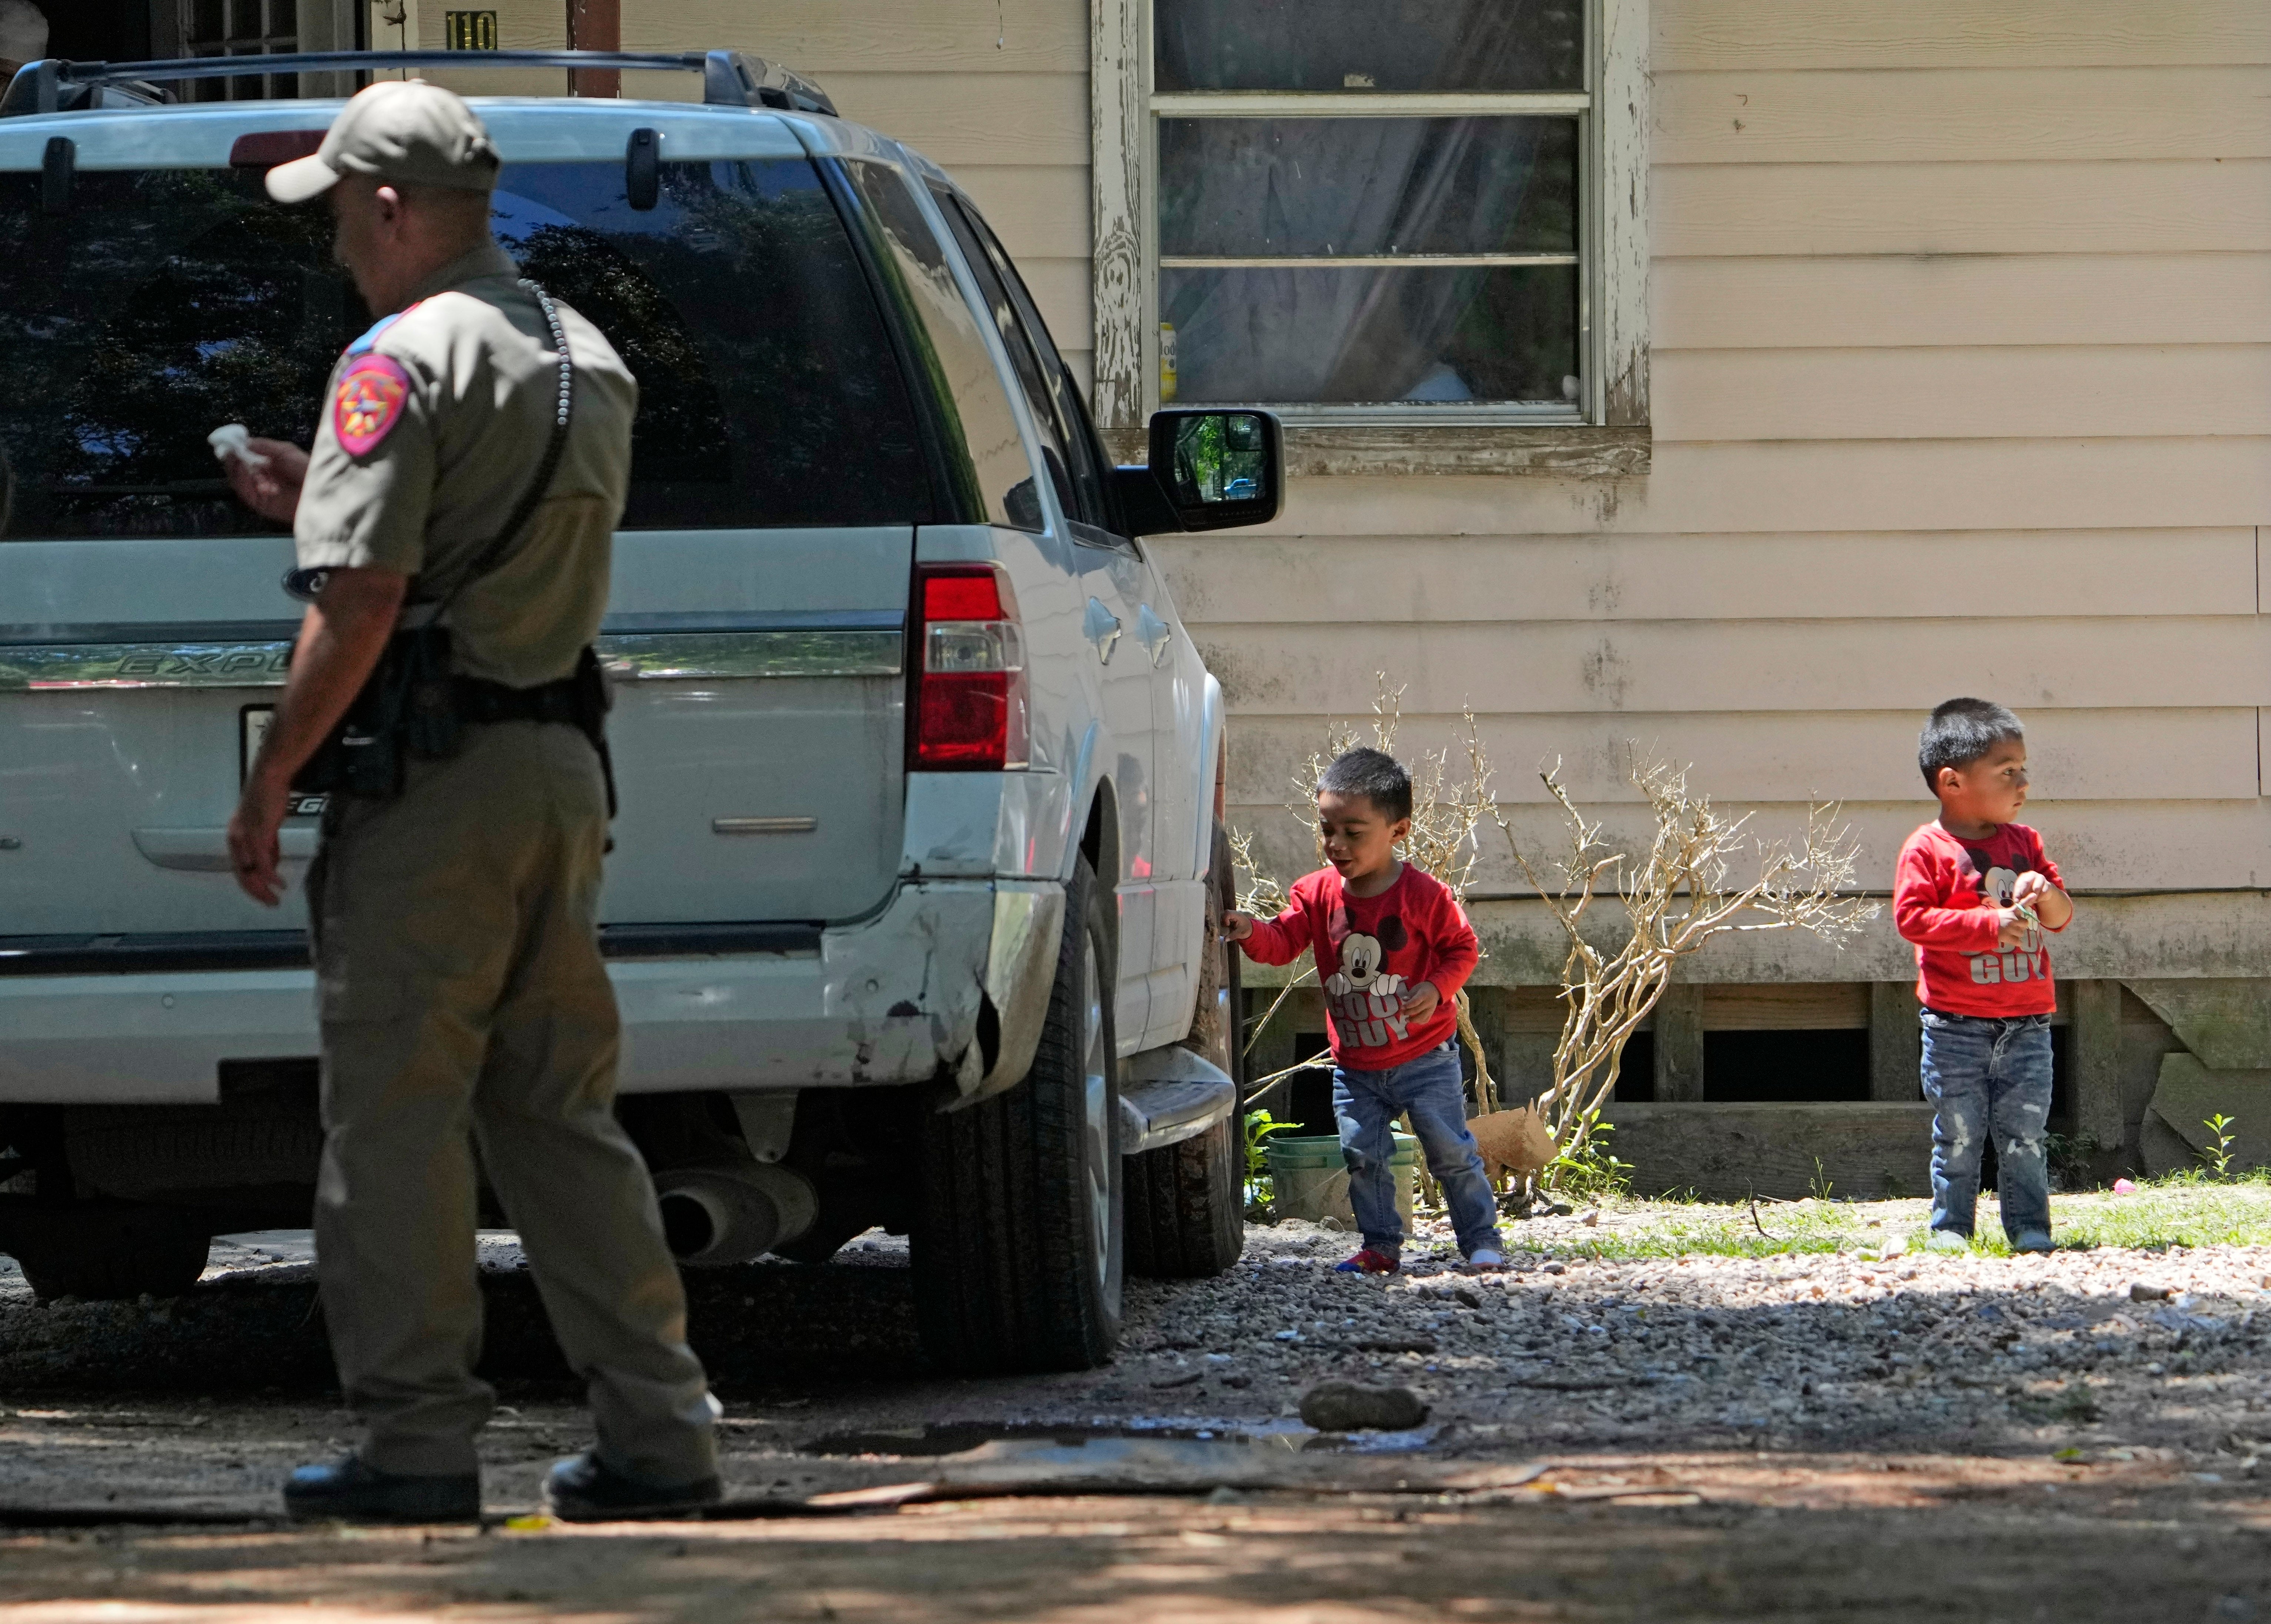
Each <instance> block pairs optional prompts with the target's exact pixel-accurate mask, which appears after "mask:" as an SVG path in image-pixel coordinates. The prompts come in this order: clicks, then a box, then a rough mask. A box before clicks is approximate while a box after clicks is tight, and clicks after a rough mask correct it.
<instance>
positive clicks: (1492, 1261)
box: [1459, 1246, 1506, 1274]
mask: <svg viewBox="0 0 2271 1624" xmlns="http://www.w3.org/2000/svg"><path fill="white" fill-rule="evenodd" d="M1505 1271H1506V1254H1505V1253H1503V1252H1501V1251H1500V1250H1499V1249H1498V1248H1495V1247H1486V1246H1478V1247H1477V1248H1475V1249H1474V1250H1473V1251H1471V1252H1470V1253H1468V1254H1467V1261H1466V1262H1465V1263H1461V1264H1460V1265H1459V1272H1460V1273H1461V1274H1503V1273H1504V1272H1505Z"/></svg>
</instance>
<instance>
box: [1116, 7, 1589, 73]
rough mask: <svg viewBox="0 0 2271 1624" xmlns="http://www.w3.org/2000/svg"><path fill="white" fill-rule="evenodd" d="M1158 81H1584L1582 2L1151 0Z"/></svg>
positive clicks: (1154, 57)
mask: <svg viewBox="0 0 2271 1624" xmlns="http://www.w3.org/2000/svg"><path fill="white" fill-rule="evenodd" d="M1151 15H1152V19H1153V24H1152V26H1153V46H1154V48H1153V58H1152V70H1151V71H1152V80H1153V86H1154V88H1156V89H1158V90H1161V91H1166V92H1174V91H1186V90H1312V91H1366V90H1377V91H1382V92H1391V93H1392V92H1398V91H1402V92H1411V91H1457V90H1475V91H1552V90H1582V89H1583V88H1584V87H1585V67H1584V55H1583V44H1584V4H1583V0H1152V5H1151Z"/></svg>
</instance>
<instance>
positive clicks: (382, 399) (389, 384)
mask: <svg viewBox="0 0 2271 1624" xmlns="http://www.w3.org/2000/svg"><path fill="white" fill-rule="evenodd" d="M409 395H410V375H409V374H408V373H406V372H405V371H404V370H403V369H402V363H401V362H400V361H396V360H395V359H394V357H392V356H391V355H379V354H370V353H369V352H365V353H364V354H361V355H358V356H356V357H355V358H354V360H353V361H349V362H348V363H347V369H346V371H344V372H342V373H341V374H339V387H338V388H337V389H336V390H335V391H333V392H332V396H331V428H332V430H333V432H335V433H336V434H337V435H338V436H339V445H340V448H341V449H342V450H344V451H346V454H347V455H348V456H350V457H364V456H368V455H369V453H370V452H372V451H376V450H377V449H378V446H379V445H380V443H382V442H383V441H384V440H385V438H386V436H388V435H390V434H391V433H393V432H394V426H395V424H397V423H398V422H400V421H402V406H403V402H404V401H405V400H406V399H408V398H409Z"/></svg>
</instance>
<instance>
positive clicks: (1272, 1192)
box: [1246, 1111, 1300, 1206]
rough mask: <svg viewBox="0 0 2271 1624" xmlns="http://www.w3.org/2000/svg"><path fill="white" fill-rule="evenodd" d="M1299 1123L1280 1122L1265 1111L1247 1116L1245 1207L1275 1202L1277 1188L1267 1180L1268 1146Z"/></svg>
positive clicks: (1252, 1112)
mask: <svg viewBox="0 0 2271 1624" xmlns="http://www.w3.org/2000/svg"><path fill="white" fill-rule="evenodd" d="M1299 1126H1300V1124H1299V1122H1281V1121H1278V1120H1277V1118H1276V1117H1274V1116H1272V1115H1270V1113H1268V1112H1267V1111H1248V1112H1247V1114H1246V1201H1247V1205H1248V1206H1267V1205H1269V1204H1270V1203H1272V1202H1274V1201H1275V1200H1276V1199H1277V1185H1276V1183H1275V1181H1272V1180H1271V1178H1270V1156H1269V1151H1268V1146H1269V1144H1270V1135H1272V1134H1290V1133H1292V1131H1293V1130H1294V1129H1297V1128H1299Z"/></svg>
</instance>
